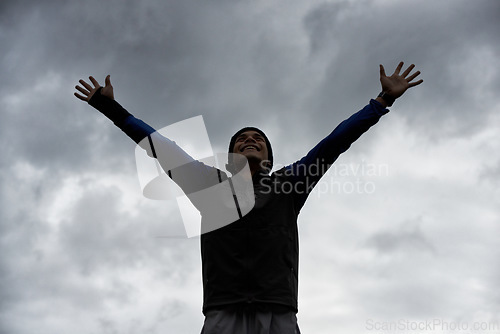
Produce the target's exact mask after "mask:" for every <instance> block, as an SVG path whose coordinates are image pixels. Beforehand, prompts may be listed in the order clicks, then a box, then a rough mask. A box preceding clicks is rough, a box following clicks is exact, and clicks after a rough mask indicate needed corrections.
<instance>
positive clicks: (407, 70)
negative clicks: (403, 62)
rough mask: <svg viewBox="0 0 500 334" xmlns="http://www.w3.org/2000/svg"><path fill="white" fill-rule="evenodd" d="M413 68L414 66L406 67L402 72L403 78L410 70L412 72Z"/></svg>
mask: <svg viewBox="0 0 500 334" xmlns="http://www.w3.org/2000/svg"><path fill="white" fill-rule="evenodd" d="M414 67H415V65H414V64H411V65H410V66H408V68H407V69H406V71H404V72H403V78H406V76H407V75H408V74H410V72H411V70H413V68H414Z"/></svg>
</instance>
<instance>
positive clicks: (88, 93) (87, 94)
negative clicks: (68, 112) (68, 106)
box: [75, 75, 115, 102]
mask: <svg viewBox="0 0 500 334" xmlns="http://www.w3.org/2000/svg"><path fill="white" fill-rule="evenodd" d="M89 79H90V81H91V82H92V84H93V85H94V87H93V88H92V86H91V85H90V84H88V83H87V82H85V81H84V80H80V81H79V82H80V84H81V85H82V86H83V87H81V86H78V85H77V86H75V88H76V89H77V90H78V91H79V92H80V93H82V94H83V95H81V94H78V93H75V96H76V97H77V98H79V99H80V100H82V101H85V102H89V101H90V99H91V98H92V95H94V94H95V92H96V91H97V90H98V89H99V88H100V87H101V85H99V83H98V82H97V80H96V79H94V77H92V76H90V77H89ZM101 95H104V96H106V97H108V98H110V99H112V100H114V99H115V97H114V95H113V86H112V85H111V78H110V75H108V76H107V77H106V79H105V80H104V87H103V89H102V90H101Z"/></svg>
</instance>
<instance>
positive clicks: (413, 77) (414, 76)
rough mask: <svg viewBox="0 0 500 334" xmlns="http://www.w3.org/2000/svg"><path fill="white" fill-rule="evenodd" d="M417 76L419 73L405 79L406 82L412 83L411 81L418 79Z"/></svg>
mask: <svg viewBox="0 0 500 334" xmlns="http://www.w3.org/2000/svg"><path fill="white" fill-rule="evenodd" d="M419 74H420V71H417V72H415V73H413V74H412V75H411V76H410V77H409V78H406V81H408V82H410V81H412V80H413V79H415V78H416V77H418V75H419Z"/></svg>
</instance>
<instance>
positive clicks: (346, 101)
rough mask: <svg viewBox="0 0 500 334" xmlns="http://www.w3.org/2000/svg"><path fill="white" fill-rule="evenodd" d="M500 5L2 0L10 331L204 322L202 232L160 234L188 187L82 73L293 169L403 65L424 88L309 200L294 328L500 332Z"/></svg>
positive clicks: (2, 306)
mask: <svg viewBox="0 0 500 334" xmlns="http://www.w3.org/2000/svg"><path fill="white" fill-rule="evenodd" d="M499 18H500V2H499V1H496V0H491V1H487V0H478V1H470V0H464V1H461V0H454V1H451V0H440V1H436V0H423V1H412V0H401V1H384V0H372V1H368V0H361V1H354V0H353V1H333V0H332V1H324V0H311V1H298V0H255V1H244V0H240V1H234V0H233V1H226V0H206V1H194V0H168V1H160V0H144V1H132V0H127V1H125V0H109V1H97V0H88V1H64V2H63V1H56V0H52V1H49V0H46V1H29V0H26V1H14V0H11V1H7V0H2V2H1V3H0V42H1V45H2V46H1V51H0V55H1V57H0V71H1V72H0V73H1V78H2V82H1V83H0V112H1V120H0V136H1V140H2V142H3V143H4V144H3V145H2V146H1V148H0V153H1V157H2V158H1V160H0V180H1V181H0V182H1V192H0V333H15V334H28V333H29V334H31V333H40V334H45V333H75V334H80V333H95V334H98V333H99V334H101V333H102V334H108V333H109V334H111V333H150V334H154V333H199V331H200V329H201V327H202V323H203V316H202V314H201V302H202V299H201V296H202V295H201V294H202V290H201V271H200V256H199V239H198V238H191V239H187V238H174V237H165V236H172V235H173V234H175V231H178V228H179V226H181V227H182V220H181V218H180V213H179V210H178V208H177V205H176V203H175V202H174V201H152V200H148V199H146V198H144V197H143V196H142V194H141V189H140V186H139V181H138V176H137V171H136V164H135V157H134V150H135V144H134V143H133V142H132V141H131V140H130V139H128V138H127V137H126V136H125V135H124V134H123V133H122V132H121V131H120V130H118V129H117V128H115V127H114V125H113V124H112V123H111V122H110V121H109V120H107V119H106V118H105V117H104V116H102V115H101V114H100V113H99V112H97V111H96V110H94V109H93V108H92V107H90V106H89V105H87V104H86V103H84V102H82V101H80V100H78V99H76V98H75V97H74V96H73V92H74V86H75V85H76V84H77V82H78V80H79V79H80V78H87V77H88V76H89V75H94V76H95V77H96V78H97V79H98V80H99V81H100V82H101V83H102V82H103V81H104V77H105V76H106V75H107V74H111V79H112V83H113V85H114V87H115V98H116V99H117V100H118V101H119V102H120V103H121V104H122V105H123V106H125V107H126V108H127V110H129V111H130V112H131V113H133V114H134V115H136V116H137V117H139V118H141V119H143V120H144V121H146V122H147V123H148V124H150V125H152V126H153V127H155V128H162V127H165V126H167V125H169V124H173V123H176V122H179V121H182V120H184V119H187V118H190V117H193V116H197V115H202V116H203V119H204V120H205V124H206V128H207V132H208V135H209V137H210V141H211V144H212V146H213V148H214V151H219V152H224V151H225V150H226V149H227V145H228V141H229V138H230V136H231V135H232V134H233V133H234V132H235V131H236V130H238V129H239V128H241V127H243V126H246V125H254V126H258V127H260V128H262V129H263V130H264V131H265V132H266V133H267V134H268V137H269V138H270V140H271V142H272V144H273V150H274V152H275V162H276V164H282V165H283V164H288V163H291V162H293V161H295V160H297V159H299V158H300V157H302V155H304V154H305V153H306V152H307V151H308V150H309V149H310V148H311V147H313V146H314V145H315V144H316V143H317V142H318V141H319V140H321V139H322V138H323V137H324V136H326V135H327V134H328V133H329V132H330V131H331V130H332V129H333V128H334V127H335V126H336V125H337V124H338V123H339V122H340V121H342V120H343V119H345V118H347V117H348V116H349V115H350V114H352V113H354V112H356V111H357V110H359V109H361V108H362V107H363V106H364V105H365V104H367V103H368V101H369V100H370V98H374V97H375V96H376V95H377V94H378V93H379V91H380V84H379V82H378V65H379V64H384V65H385V67H386V70H387V72H388V73H389V72H391V73H392V70H393V69H394V68H395V67H396V65H397V64H398V62H399V61H400V60H403V61H405V62H406V63H407V64H410V63H415V64H416V65H417V69H419V70H420V71H421V72H422V75H421V77H422V78H423V79H424V83H423V84H422V85H421V86H418V87H415V88H413V89H411V90H410V91H408V92H407V94H405V95H404V96H403V97H402V98H401V99H400V100H398V101H397V102H396V103H395V104H394V106H393V108H391V112H390V113H389V114H387V115H386V116H384V117H383V118H382V119H381V120H380V122H379V123H378V124H377V125H376V126H375V127H373V128H372V129H371V130H370V131H369V132H368V133H366V134H365V135H364V136H363V137H362V138H360V139H359V141H358V142H356V143H355V144H354V145H353V146H352V147H351V149H350V150H349V151H348V152H347V153H345V154H344V155H343V156H341V158H339V160H338V161H337V165H335V168H332V169H331V170H330V172H329V173H328V174H327V175H326V176H325V177H324V178H323V183H321V184H320V186H318V189H317V191H316V192H315V193H313V194H311V195H310V198H309V199H308V201H307V203H306V205H305V206H304V208H303V210H302V212H301V216H300V219H299V228H300V235H301V257H300V261H301V266H300V279H299V281H300V289H299V314H298V318H299V325H300V327H301V330H302V332H303V333H317V334H329V333H336V332H338V333H375V332H377V333H379V332H385V333H391V332H394V333H395V332H396V329H395V328H394V327H393V328H389V329H387V328H386V327H387V326H389V325H393V324H394V323H396V322H397V323H398V324H400V328H399V330H403V331H409V332H417V331H415V330H414V329H415V326H421V325H422V324H429V322H430V321H432V324H433V325H432V326H427V327H425V328H424V329H425V332H436V333H438V332H439V333H440V332H443V331H442V330H443V329H447V328H448V329H453V328H454V327H453V326H454V325H457V324H458V325H461V326H462V328H464V327H467V326H468V327H467V328H468V329H469V330H471V329H472V326H474V325H477V326H479V327H481V328H482V329H483V331H482V332H485V333H486V332H487V333H499V332H500V325H499V324H500V293H499V290H498V282H499V281H500V269H499V266H498V259H499V258H500V247H499V245H500V233H499V232H500V227H499V226H500V209H499V208H500V205H499V204H500V191H499V187H500V179H499V177H500V155H499V152H500V131H499V130H500V102H499V99H498V92H499V91H500V60H499V59H500V58H499V55H500V52H499V51H500V20H499ZM495 92H497V93H495ZM384 326H385V327H384ZM377 329H378V331H377ZM420 332H422V330H420ZM463 332H464V331H462V333H463ZM475 332H480V331H475Z"/></svg>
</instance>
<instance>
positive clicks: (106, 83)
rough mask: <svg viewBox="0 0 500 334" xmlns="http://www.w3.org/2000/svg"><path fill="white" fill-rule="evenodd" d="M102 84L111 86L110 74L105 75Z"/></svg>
mask: <svg viewBox="0 0 500 334" xmlns="http://www.w3.org/2000/svg"><path fill="white" fill-rule="evenodd" d="M104 84H105V86H106V87H108V86H111V75H109V74H108V75H107V76H106V79H105V80H104Z"/></svg>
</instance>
